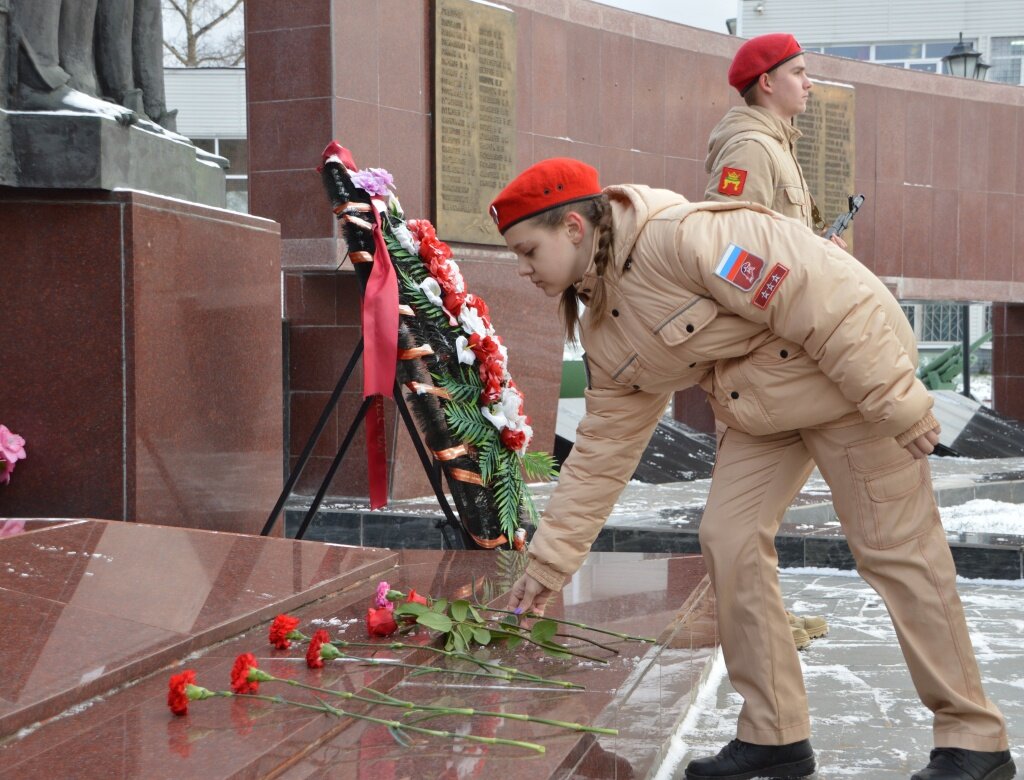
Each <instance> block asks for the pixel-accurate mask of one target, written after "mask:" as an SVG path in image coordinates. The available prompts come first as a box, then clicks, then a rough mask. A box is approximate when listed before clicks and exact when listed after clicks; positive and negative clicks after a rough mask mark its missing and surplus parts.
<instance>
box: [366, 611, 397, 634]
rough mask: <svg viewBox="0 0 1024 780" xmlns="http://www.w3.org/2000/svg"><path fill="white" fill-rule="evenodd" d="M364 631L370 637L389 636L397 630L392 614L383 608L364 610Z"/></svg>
mask: <svg viewBox="0 0 1024 780" xmlns="http://www.w3.org/2000/svg"><path fill="white" fill-rule="evenodd" d="M366 630H367V631H368V632H369V634H370V636H391V635H392V634H393V633H395V632H396V631H397V630H398V623H396V622H395V616H394V613H392V611H391V610H390V609H386V608H384V607H377V608H374V607H370V608H369V609H367V610H366Z"/></svg>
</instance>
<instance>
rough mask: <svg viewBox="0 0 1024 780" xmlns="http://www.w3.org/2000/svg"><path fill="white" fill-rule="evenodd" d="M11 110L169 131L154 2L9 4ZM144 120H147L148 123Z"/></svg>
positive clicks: (27, 0) (19, 0)
mask: <svg viewBox="0 0 1024 780" xmlns="http://www.w3.org/2000/svg"><path fill="white" fill-rule="evenodd" d="M8 3H9V5H10V28H11V29H10V34H9V38H8V40H9V45H10V46H12V47H16V49H17V54H16V57H12V58H11V60H10V61H12V62H14V63H15V68H16V73H15V74H12V77H11V80H12V81H13V84H12V87H13V90H12V93H11V98H12V107H13V108H16V109H20V110H23V111H57V110H69V111H78V112H86V113H95V114H100V115H103V116H109V117H112V118H114V119H116V120H117V121H118V122H119V123H121V124H133V123H135V122H141V123H143V124H148V123H149V122H152V123H155V124H156V125H159V126H160V127H163V128H165V129H167V130H171V131H173V130H174V114H175V112H169V111H168V110H167V104H166V102H165V98H164V83H163V62H162V49H163V24H162V17H161V14H160V0H8ZM147 117H148V120H147Z"/></svg>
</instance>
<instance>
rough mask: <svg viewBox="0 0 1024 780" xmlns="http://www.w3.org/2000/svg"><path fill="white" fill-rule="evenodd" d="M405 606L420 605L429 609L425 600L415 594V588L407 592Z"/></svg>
mask: <svg viewBox="0 0 1024 780" xmlns="http://www.w3.org/2000/svg"><path fill="white" fill-rule="evenodd" d="M405 603H406V604H422V605H423V606H424V607H429V606H430V604H428V603H427V599H426V597H424V596H421V595H420V594H419V593H417V592H416V588H413V589H412V590H410V591H409V595H408V596H406V597H405Z"/></svg>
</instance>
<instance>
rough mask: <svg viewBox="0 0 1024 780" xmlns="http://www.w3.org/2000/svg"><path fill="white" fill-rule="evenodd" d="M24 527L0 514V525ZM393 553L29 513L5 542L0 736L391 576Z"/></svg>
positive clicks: (0, 545)
mask: <svg viewBox="0 0 1024 780" xmlns="http://www.w3.org/2000/svg"><path fill="white" fill-rule="evenodd" d="M20 522H21V521H17V520H0V524H2V525H3V527H4V528H5V529H7V528H11V527H17V525H19V524H20ZM396 557H397V556H396V555H395V554H394V553H392V552H390V551H387V550H375V549H363V548H345V547H336V546H331V545H322V544H303V543H300V542H294V541H291V540H285V539H266V538H262V537H256V536H241V535H235V534H222V533H216V532H210V531H195V530H184V529H176V528H168V527H164V526H151V525H144V524H136V523H121V522H107V521H97V520H77V521H55V522H47V521H42V520H28V521H26V522H25V530H24V532H22V533H18V534H12V535H5V536H3V537H0V615H3V616H4V633H3V636H2V638H0V669H2V670H3V671H2V673H0V735H6V734H10V733H12V732H14V731H17V730H18V729H19V728H22V727H24V726H28V725H29V724H31V723H33V722H35V721H38V720H40V719H43V718H47V717H50V716H52V715H56V714H57V713H59V712H61V711H63V710H64V709H66V708H67V707H69V706H71V705H72V704H75V703H77V702H80V701H82V700H83V699H85V698H88V697H89V696H92V695H95V694H98V693H102V692H103V691H107V690H109V689H111V688H113V687H115V686H118V685H122V684H124V683H127V682H129V681H131V680H133V679H136V678H138V677H139V676H141V675H145V674H148V673H150V672H152V671H154V670H155V669H158V668H160V667H161V666H164V665H166V664H168V663H170V662H172V661H175V660H176V659H179V658H181V657H183V656H184V655H186V654H188V653H190V652H193V651H196V650H200V649H202V648H204V647H207V646H209V645H210V644H212V643H214V642H218V641H221V640H223V639H226V638H228V637H230V636H232V635H234V634H237V633H238V632H239V631H241V630H244V629H247V628H249V627H250V626H252V625H253V624H254V623H258V622H261V621H264V620H267V619H268V618H272V617H273V616H274V615H275V614H277V612H278V611H280V610H282V609H290V608H293V607H295V606H299V605H301V604H304V603H307V602H309V601H310V600H312V599H314V598H317V597H319V596H322V595H325V594H328V593H332V592H335V591H337V590H339V589H340V588H342V587H344V586H345V585H347V584H349V583H351V582H355V581H358V580H360V579H363V578H365V577H370V576H372V575H374V574H376V573H379V572H381V571H385V570H387V569H388V568H390V567H392V566H393V565H394V562H395V560H396ZM0 763H2V762H0Z"/></svg>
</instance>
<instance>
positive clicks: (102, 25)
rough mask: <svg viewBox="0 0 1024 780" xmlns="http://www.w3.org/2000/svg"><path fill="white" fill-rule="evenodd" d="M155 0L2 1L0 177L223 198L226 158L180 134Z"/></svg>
mask: <svg viewBox="0 0 1024 780" xmlns="http://www.w3.org/2000/svg"><path fill="white" fill-rule="evenodd" d="M162 47H163V24H162V20H161V15H160V0H0V84H2V85H3V99H2V100H0V185H7V186H15V187H38V188H48V187H61V188H72V189H107V190H111V189H116V188H119V187H124V188H130V189H137V190H146V191H149V192H154V193H157V194H161V195H170V196H173V197H177V198H181V199H184V200H189V201H193V202H199V203H204V204H207V205H211V206H221V207H223V206H224V203H225V195H224V191H225V185H224V169H225V168H226V164H227V163H226V161H225V160H224V159H223V158H220V157H216V156H214V155H210V154H208V153H206V152H204V151H202V150H199V149H197V148H196V147H195V146H194V145H193V144H192V143H191V142H190V141H189V140H188V139H187V138H185V137H184V136H181V135H178V134H177V133H176V132H174V119H175V116H174V114H175V112H173V111H168V110H167V105H166V102H165V99H164V84H163V62H162Z"/></svg>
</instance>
